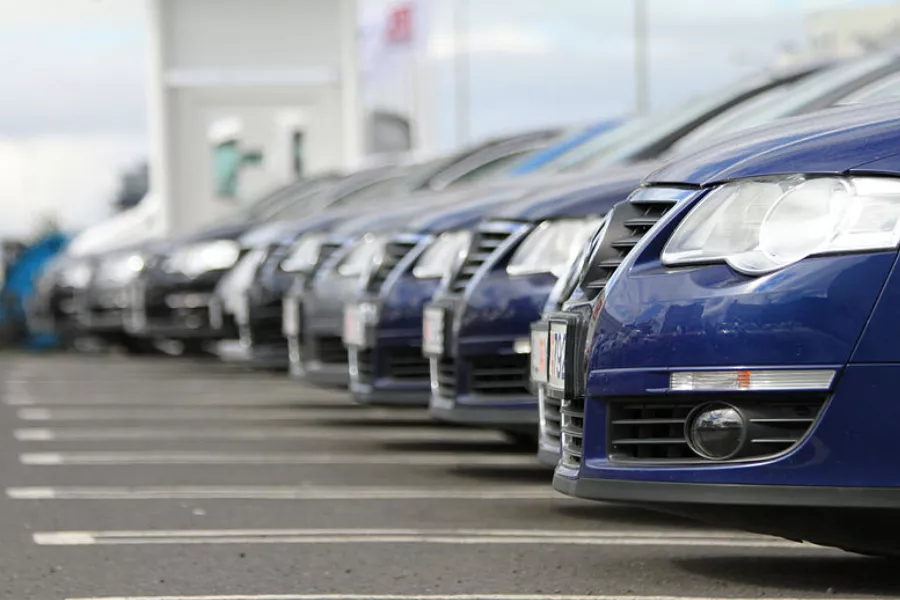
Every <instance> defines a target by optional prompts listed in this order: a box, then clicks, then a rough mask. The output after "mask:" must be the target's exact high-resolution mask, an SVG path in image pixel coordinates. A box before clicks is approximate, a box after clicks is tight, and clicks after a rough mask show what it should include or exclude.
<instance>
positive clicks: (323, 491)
mask: <svg viewBox="0 0 900 600" xmlns="http://www.w3.org/2000/svg"><path fill="white" fill-rule="evenodd" d="M6 495H7V496H8V497H10V498H12V499H14V500H546V499H551V498H553V499H560V500H566V499H568V498H567V497H566V496H563V495H561V494H559V493H558V492H555V491H554V490H553V489H552V488H551V487H550V486H548V485H510V486H503V487H494V488H490V487H484V488H482V487H478V488H461V487H452V488H445V489H440V488H408V487H371V486H368V487H366V486H358V487H357V486H311V485H301V486H278V485H276V486H173V487H165V486H152V487H150V486H148V487H112V486H109V487H107V486H96V487H10V488H6Z"/></svg>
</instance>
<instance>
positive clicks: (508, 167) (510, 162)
mask: <svg viewBox="0 0 900 600" xmlns="http://www.w3.org/2000/svg"><path fill="white" fill-rule="evenodd" d="M531 154H533V150H523V151H521V152H514V153H513V154H508V155H506V156H500V157H498V158H497V159H495V160H493V161H491V162H488V163H485V164H483V165H481V166H480V167H476V168H474V169H472V170H471V171H469V172H468V173H466V174H464V175H462V176H461V177H460V178H459V179H456V180H454V181H453V183H451V184H450V185H449V186H448V187H455V186H459V185H471V184H473V183H484V182H485V181H490V180H492V179H501V178H503V177H509V176H510V175H511V173H512V171H514V170H515V166H516V165H517V164H519V162H520V161H521V160H522V158H523V157H525V156H529V155H531Z"/></svg>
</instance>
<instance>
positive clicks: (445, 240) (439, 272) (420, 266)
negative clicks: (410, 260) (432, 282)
mask: <svg viewBox="0 0 900 600" xmlns="http://www.w3.org/2000/svg"><path fill="white" fill-rule="evenodd" d="M471 245H472V232H471V231H448V232H446V233H442V234H441V235H439V236H438V237H437V238H435V240H434V241H433V242H431V244H430V245H429V246H428V248H426V249H425V252H423V253H422V256H421V257H419V260H418V262H416V266H415V267H414V268H413V277H415V278H416V279H440V278H441V277H443V276H444V275H445V274H446V273H447V271H448V270H449V269H451V268H452V267H453V265H455V264H457V263H458V262H459V260H460V259H461V258H463V257H464V255H465V254H466V253H467V252H468V251H469V246H471Z"/></svg>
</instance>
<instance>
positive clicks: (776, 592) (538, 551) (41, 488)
mask: <svg viewBox="0 0 900 600" xmlns="http://www.w3.org/2000/svg"><path fill="white" fill-rule="evenodd" d="M0 363H2V365H0V378H2V379H0V381H2V390H3V393H2V400H3V406H2V407H0V449H2V451H0V461H2V462H0V473H2V482H3V486H4V488H5V489H4V492H5V493H4V494H3V495H2V498H0V597H2V598H10V599H17V600H19V599H21V600H24V599H29V600H43V599H47V600H64V599H75V598H79V599H84V598H117V599H134V598H154V599H172V600H175V599H182V598H212V599H218V598H222V599H229V600H243V599H247V600H250V599H254V600H262V599H270V600H291V599H300V600H302V599H306V598H310V599H311V598H323V597H330V598H335V599H342V600H353V599H356V598H360V599H361V598H397V599H406V598H426V597H427V598H490V599H493V600H503V599H506V598H547V599H561V600H565V599H567V598H576V597H595V598H609V599H613V598H626V599H633V600H638V599H646V600H649V599H651V598H652V599H657V600H661V599H668V598H703V599H714V598H760V597H767V598H796V599H801V598H802V599H805V598H839V597H870V596H881V597H891V598H896V597H898V596H900V577H898V576H897V569H896V566H895V565H893V564H892V563H890V562H888V561H881V560H877V559H868V558H861V557H856V556H853V555H849V554H845V553H842V552H838V551H835V550H829V549H823V548H818V547H814V546H808V545H800V544H793V543H790V542H785V541H781V540H778V539H774V538H766V537H760V536H753V535H749V534H743V533H740V532H732V531H721V530H713V529H709V528H706V527H703V526H700V525H696V524H693V523H690V522H687V521H683V520H679V519H675V518H672V517H668V516H664V515H660V514H656V513H651V512H644V511H642V510H639V509H633V508H627V507H621V506H614V505H604V504H595V503H588V502H582V501H577V500H572V499H569V498H565V497H563V496H560V495H558V494H556V493H555V492H554V491H553V490H552V489H551V487H550V485H549V480H550V476H551V473H550V472H549V471H548V470H546V469H544V468H542V467H540V466H538V465H537V463H536V462H535V461H534V460H533V457H532V454H531V452H530V450H529V449H526V448H521V447H516V446H514V445H512V444H511V443H510V442H509V441H508V440H506V439H505V438H504V437H503V436H502V435H500V434H498V433H494V432H490V431H480V430H472V429H464V428H453V427H444V426H439V425H437V424H435V423H433V422H431V421H429V420H428V417H427V416H426V415H425V413H424V411H420V410H415V409H382V408H367V407H360V406H356V405H354V404H353V403H352V402H351V401H350V400H349V398H348V397H347V396H346V395H345V394H344V393H342V392H340V391H328V390H319V389H313V388H310V387H308V386H304V385H303V384H301V383H298V382H296V381H291V380H289V379H288V378H286V377H284V376H281V375H276V374H268V373H257V372H251V371H247V370H243V369H241V368H236V367H234V366H229V365H223V364H219V363H217V362H214V361H212V360H174V359H165V358H146V359H132V358H125V357H119V356H86V355H82V356H78V355H55V356H26V355H14V354H3V355H0Z"/></svg>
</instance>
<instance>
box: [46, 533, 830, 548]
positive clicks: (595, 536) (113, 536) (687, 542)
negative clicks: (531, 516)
mask: <svg viewBox="0 0 900 600" xmlns="http://www.w3.org/2000/svg"><path fill="white" fill-rule="evenodd" d="M32 538H33V540H34V542H35V543H36V544H38V545H41V546H91V545H149V544H154V545H158V544H452V545H474V544H517V545H521V544H541V545H549V544H552V545H583V546H703V547H721V546H727V547H739V548H790V549H797V548H816V549H818V548H820V547H819V546H804V545H802V544H798V543H796V542H789V541H786V540H779V539H775V538H768V537H763V536H754V535H747V534H732V533H724V532H722V533H719V532H691V531H675V530H668V531H667V530H656V531H652V530H651V531H646V530H643V531H642V530H636V531H600V532H598V531H593V532H585V531H567V530H539V529H538V530H494V529H359V530H353V529H271V530H252V529H251V530H240V529H238V530H174V531H153V530H146V531H55V532H39V533H34V534H33V535H32Z"/></svg>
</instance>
